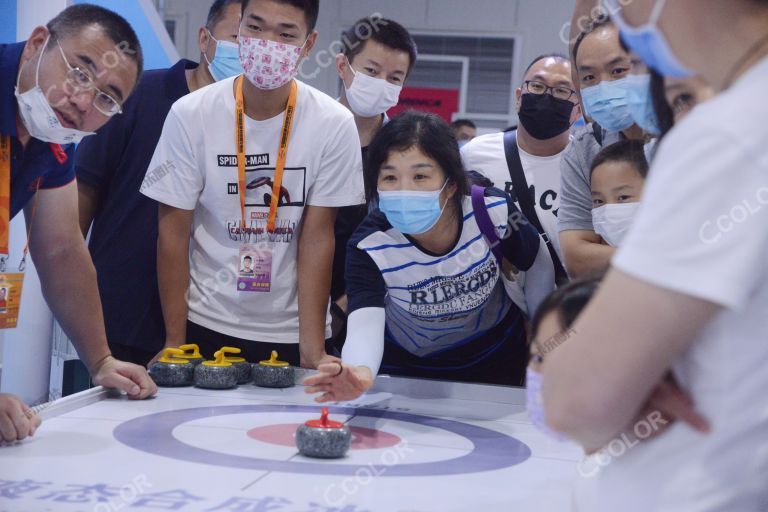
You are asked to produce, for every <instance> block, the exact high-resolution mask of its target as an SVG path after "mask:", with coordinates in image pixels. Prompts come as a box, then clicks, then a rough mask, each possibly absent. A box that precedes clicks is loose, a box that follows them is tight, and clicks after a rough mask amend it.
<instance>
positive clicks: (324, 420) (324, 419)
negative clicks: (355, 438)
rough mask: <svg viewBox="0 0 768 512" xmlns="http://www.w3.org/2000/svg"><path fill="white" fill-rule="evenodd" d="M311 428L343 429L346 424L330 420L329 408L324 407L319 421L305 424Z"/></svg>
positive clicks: (310, 421)
mask: <svg viewBox="0 0 768 512" xmlns="http://www.w3.org/2000/svg"><path fill="white" fill-rule="evenodd" d="M305 425H306V426H308V427H310V428H343V427H344V424H343V423H339V422H338V421H333V420H329V419H328V408H327V407H323V410H322V415H321V416H320V419H319V420H309V421H308V422H306V423H305Z"/></svg>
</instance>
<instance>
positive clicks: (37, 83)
mask: <svg viewBox="0 0 768 512" xmlns="http://www.w3.org/2000/svg"><path fill="white" fill-rule="evenodd" d="M50 39H51V34H50V33H49V34H48V37H46V38H45V42H44V43H43V47H42V48H41V49H40V56H39V57H38V58H37V67H36V68H35V87H40V63H41V62H43V53H45V49H46V48H47V47H48V41H49V40H50ZM20 83H21V70H19V76H17V77H16V89H18V88H19V84H20Z"/></svg>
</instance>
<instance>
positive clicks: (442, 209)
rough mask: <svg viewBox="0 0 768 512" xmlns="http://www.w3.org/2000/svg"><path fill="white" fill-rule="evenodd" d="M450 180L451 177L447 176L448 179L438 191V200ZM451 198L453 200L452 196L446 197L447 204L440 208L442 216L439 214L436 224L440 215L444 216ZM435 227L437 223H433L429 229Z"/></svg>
mask: <svg viewBox="0 0 768 512" xmlns="http://www.w3.org/2000/svg"><path fill="white" fill-rule="evenodd" d="M449 181H451V179H450V178H446V179H445V183H443V186H442V187H441V188H440V191H439V192H438V195H437V198H438V201H439V200H440V194H442V193H443V190H445V187H447V186H448V182H449ZM450 200H451V198H450V197H448V198H446V199H445V204H444V205H443V207H442V208H440V216H439V217H438V218H437V220H436V221H435V224H437V222H438V221H439V220H440V217H442V216H443V212H444V211H445V209H446V207H447V206H448V202H449V201H450ZM433 227H435V225H434V224H433V225H432V227H430V228H429V229H432V228H433Z"/></svg>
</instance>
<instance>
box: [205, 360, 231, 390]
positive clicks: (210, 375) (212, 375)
mask: <svg viewBox="0 0 768 512" xmlns="http://www.w3.org/2000/svg"><path fill="white" fill-rule="evenodd" d="M195 386H197V387H199V388H206V389H229V388H234V387H235V386H237V371H236V370H235V367H234V366H232V365H230V366H206V365H204V364H200V365H197V366H195Z"/></svg>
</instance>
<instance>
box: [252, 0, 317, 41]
mask: <svg viewBox="0 0 768 512" xmlns="http://www.w3.org/2000/svg"><path fill="white" fill-rule="evenodd" d="M271 1H272V2H277V3H279V4H287V5H292V6H294V7H296V8H297V9H300V10H301V11H303V12H304V16H305V17H306V18H307V28H308V30H309V33H310V34H311V33H312V32H313V31H314V30H315V26H316V25H317V17H318V15H319V14H320V0H271ZM248 2H249V0H243V16H245V10H246V9H247V8H248Z"/></svg>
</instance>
